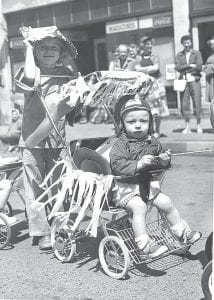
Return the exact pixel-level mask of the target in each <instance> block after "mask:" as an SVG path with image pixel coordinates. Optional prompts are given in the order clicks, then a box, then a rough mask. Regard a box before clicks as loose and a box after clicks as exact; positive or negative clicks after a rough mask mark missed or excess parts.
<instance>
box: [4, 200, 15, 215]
mask: <svg viewBox="0 0 214 300" xmlns="http://www.w3.org/2000/svg"><path fill="white" fill-rule="evenodd" d="M4 214H5V215H7V216H8V217H12V216H13V209H12V206H11V204H10V203H9V202H7V203H6V204H5V206H4Z"/></svg>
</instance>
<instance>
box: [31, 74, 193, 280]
mask: <svg viewBox="0 0 214 300" xmlns="http://www.w3.org/2000/svg"><path fill="white" fill-rule="evenodd" d="M124 73H125V72H124ZM124 73H120V74H119V75H118V73H111V74H110V75H111V78H110V75H108V74H107V75H105V74H104V78H105V80H103V82H104V84H103V85H101V89H100V90H99V91H98V92H97V93H95V94H94V95H93V97H94V99H95V101H98V100H99V101H100V102H101V103H102V104H103V106H104V108H105V109H106V111H107V113H108V114H109V117H110V118H111V120H112V122H113V124H114V125H115V131H116V134H117V133H118V132H119V131H120V129H119V126H118V123H119V110H120V105H121V104H122V102H121V101H118V105H117V101H115V103H113V105H112V106H113V110H114V115H112V114H111V112H110V111H109V109H108V106H107V105H106V102H105V99H108V101H109V99H110V98H111V99H115V98H116V100H117V99H122V98H123V99H124V101H125V98H126V96H128V95H134V94H135V93H136V92H137V90H139V88H140V89H141V94H142V89H143V90H144V94H145V97H146V95H147V93H148V91H149V89H150V87H151V85H152V81H151V80H150V78H149V77H144V78H143V80H142V78H141V82H140V84H139V82H138V84H136V81H137V79H138V78H137V77H138V76H139V73H137V75H135V74H134V75H133V77H132V74H130V73H127V74H124ZM134 73H135V72H134ZM97 75H98V76H99V75H100V74H97ZM101 75H102V74H101ZM108 76H109V77H108ZM128 76H130V78H127V77H128ZM110 79H111V80H110ZM130 81H132V83H130V84H129V82H130ZM127 82H128V83H127ZM119 103H120V104H119ZM116 139H117V137H112V138H110V139H107V140H106V141H105V142H104V143H103V144H101V145H100V146H99V147H98V148H96V151H95V150H91V149H87V148H85V147H81V141H76V142H73V143H72V147H71V148H72V152H73V153H72V154H73V158H72V157H71V155H70V154H69V155H70V157H69V158H68V159H65V160H64V161H61V162H57V164H62V173H61V176H60V178H59V180H58V181H57V182H55V183H54V184H55V185H58V186H60V189H59V193H58V195H57V197H55V198H52V199H51V198H50V199H48V200H47V201H46V202H43V203H41V202H40V200H41V199H43V198H44V196H45V195H47V193H48V190H47V189H46V188H45V183H46V182H47V180H48V179H49V177H50V176H51V173H50V174H49V175H48V176H47V178H46V179H45V182H44V184H43V188H44V190H45V192H44V193H43V194H41V196H40V197H39V198H38V199H37V201H35V203H34V208H35V209H37V210H38V211H39V210H40V209H42V208H43V207H44V206H45V205H47V204H48V203H50V202H52V201H54V202H55V203H54V205H53V208H52V210H51V212H50V214H49V216H48V218H49V220H51V222H52V231H51V242H52V247H53V251H54V253H55V255H56V257H57V258H58V259H59V260H60V261H62V262H69V261H71V260H72V259H73V258H74V257H75V253H76V244H77V241H79V240H81V238H82V231H81V230H80V225H81V222H82V221H83V220H84V217H86V216H88V215H89V219H90V221H89V224H88V226H87V228H86V230H85V231H86V233H87V234H89V235H90V236H92V237H96V236H97V228H98V227H99V225H101V229H102V232H103V233H104V238H103V239H102V240H101V242H100V244H99V251H98V252H99V260H100V264H101V266H102V268H103V270H104V271H105V273H106V274H107V275H109V276H110V277H112V278H115V279H120V278H123V277H124V276H125V275H126V274H127V272H128V270H129V268H130V265H131V262H134V264H142V263H146V262H149V261H151V260H152V258H150V257H149V258H145V257H142V256H141V255H140V253H139V250H138V248H137V245H136V243H135V239H134V235H133V230H132V226H131V223H130V222H129V215H128V214H127V213H126V211H125V210H123V209H119V208H115V207H113V206H112V203H111V193H112V192H113V188H114V182H115V181H120V180H123V179H124V178H123V177H121V176H112V175H111V170H110V166H109V164H108V160H107V158H108V153H109V151H110V149H111V146H112V145H113V143H114V142H115V140H116ZM92 144H93V143H92ZM81 152H83V154H82V157H85V158H86V159H84V160H83V161H82V162H81V161H79V160H78V157H79V154H80V153H81ZM86 153H87V156H86ZM53 171H54V170H52V172H53ZM151 173H152V177H153V183H157V182H159V181H161V180H163V178H164V173H165V172H164V170H156V171H152V172H151ZM125 179H126V180H127V178H125ZM52 187H53V186H51V187H49V189H51V188H52ZM153 188H154V186H153ZM153 191H154V190H153ZM62 205H63V206H64V211H61V207H62ZM154 215H155V217H156V214H155V213H154V212H153V213H149V214H148V218H147V221H148V222H147V230H148V233H149V235H150V237H152V238H153V239H155V240H156V242H157V243H158V244H159V245H166V246H167V248H168V251H167V252H166V253H165V254H163V256H166V255H170V254H173V253H177V254H178V253H184V252H185V251H187V250H188V249H189V247H190V245H187V244H185V243H180V242H179V240H178V239H177V238H176V236H175V235H174V234H173V233H172V231H171V229H170V226H169V224H168V223H167V221H166V219H165V217H164V216H163V215H162V214H161V213H158V219H157V218H155V219H154ZM158 259H159V258H158Z"/></svg>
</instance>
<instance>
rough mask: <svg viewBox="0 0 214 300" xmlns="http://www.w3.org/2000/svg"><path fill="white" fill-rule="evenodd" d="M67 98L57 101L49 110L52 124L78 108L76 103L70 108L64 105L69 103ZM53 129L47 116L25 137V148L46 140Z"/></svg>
mask: <svg viewBox="0 0 214 300" xmlns="http://www.w3.org/2000/svg"><path fill="white" fill-rule="evenodd" d="M69 100H70V99H69V98H65V99H63V100H61V101H59V102H58V103H57V104H56V105H55V106H54V107H52V110H51V117H52V120H53V122H54V124H57V122H58V121H59V120H60V119H61V118H62V117H63V116H65V115H66V114H67V113H69V112H71V111H72V110H74V109H75V108H76V107H78V106H79V105H78V103H76V106H73V107H70V106H68V105H67V104H66V102H67V101H69ZM52 128H53V124H52V123H51V122H50V120H49V118H48V116H47V117H46V118H45V119H44V120H43V121H42V122H41V123H40V124H39V126H38V127H37V128H36V130H34V132H33V133H31V135H30V136H28V137H27V139H26V140H25V146H26V147H27V148H33V147H35V146H36V145H38V144H39V143H40V142H41V141H42V140H43V139H44V138H46V137H47V136H48V135H49V133H50V131H51V129H52Z"/></svg>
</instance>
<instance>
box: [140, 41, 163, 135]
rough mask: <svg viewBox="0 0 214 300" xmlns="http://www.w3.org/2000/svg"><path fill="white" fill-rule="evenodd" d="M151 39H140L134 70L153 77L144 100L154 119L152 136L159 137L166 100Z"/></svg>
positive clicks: (157, 58)
mask: <svg viewBox="0 0 214 300" xmlns="http://www.w3.org/2000/svg"><path fill="white" fill-rule="evenodd" d="M152 46H153V39H152V37H150V36H143V37H142V38H141V39H140V55H139V57H137V59H136V60H135V64H134V70H135V71H138V72H143V73H145V74H148V75H150V76H151V77H153V78H154V83H153V85H152V87H151V90H150V91H149V94H148V97H147V99H146V101H147V102H148V103H149V105H150V107H151V112H152V116H153V120H154V131H155V132H154V136H155V137H156V138H158V137H160V125H161V116H167V115H168V107H167V101H166V90H165V87H164V85H163V83H162V80H161V78H160V76H161V73H160V62H159V57H158V55H156V54H153V52H152Z"/></svg>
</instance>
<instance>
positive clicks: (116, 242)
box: [99, 236, 130, 279]
mask: <svg viewBox="0 0 214 300" xmlns="http://www.w3.org/2000/svg"><path fill="white" fill-rule="evenodd" d="M99 259H100V263H101V266H102V268H103V270H104V271H105V273H106V274H107V275H108V276H110V277H112V278H115V279H120V278H123V277H124V276H125V275H126V274H127V273H128V270H129V267H130V257H129V251H128V249H127V247H126V246H125V244H124V242H123V241H122V240H121V239H120V238H118V237H117V236H106V237H104V238H103V239H102V241H101V242H100V245H99Z"/></svg>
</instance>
